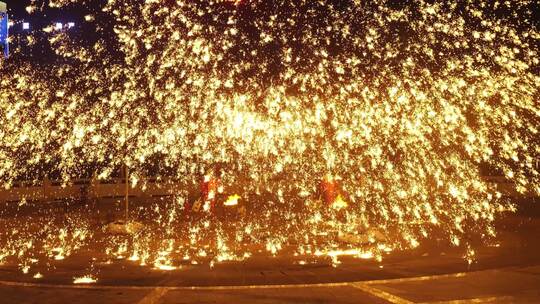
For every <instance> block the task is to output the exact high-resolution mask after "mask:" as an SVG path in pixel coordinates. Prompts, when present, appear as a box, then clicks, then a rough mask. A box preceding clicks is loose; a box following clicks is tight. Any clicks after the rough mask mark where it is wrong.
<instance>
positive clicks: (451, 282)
mask: <svg viewBox="0 0 540 304" xmlns="http://www.w3.org/2000/svg"><path fill="white" fill-rule="evenodd" d="M0 303H21V304H23V303H40V304H41V303H85V304H90V303H118V304H120V303H137V304H157V303H160V304H161V303H162V304H173V303H177V304H180V303H183V304H188V303H250V304H251V303H254V304H255V303H256V304H258V303H261V304H262V303H373V304H378V303H397V304H409V303H424V304H428V303H429V304H435V303H437V304H442V303H448V304H459V303H540V265H537V266H529V267H508V268H501V269H492V270H484V271H475V272H469V273H456V274H448V275H436V276H422V277H414V278H404V279H391V280H373V281H359V282H344V283H333V284H332V283H330V284H287V285H252V286H222V287H208V286H207V287H201V286H199V287H175V286H159V287H154V286H65V285H47V284H32V283H13V282H11V283H10V282H0Z"/></svg>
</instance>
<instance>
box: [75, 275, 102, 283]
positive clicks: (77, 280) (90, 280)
mask: <svg viewBox="0 0 540 304" xmlns="http://www.w3.org/2000/svg"><path fill="white" fill-rule="evenodd" d="M96 282H97V279H96V278H94V277H92V276H84V277H79V278H73V284H93V283H96Z"/></svg>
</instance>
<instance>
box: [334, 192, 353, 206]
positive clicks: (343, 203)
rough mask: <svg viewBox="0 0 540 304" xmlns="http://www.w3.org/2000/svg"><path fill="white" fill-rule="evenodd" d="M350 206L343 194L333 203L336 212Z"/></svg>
mask: <svg viewBox="0 0 540 304" xmlns="http://www.w3.org/2000/svg"><path fill="white" fill-rule="evenodd" d="M348 206H349V204H348V203H347V202H346V201H345V200H344V199H343V197H342V196H341V194H339V195H338V196H337V197H336V200H335V201H334V202H333V203H332V208H333V209H336V210H341V209H343V208H347V207H348Z"/></svg>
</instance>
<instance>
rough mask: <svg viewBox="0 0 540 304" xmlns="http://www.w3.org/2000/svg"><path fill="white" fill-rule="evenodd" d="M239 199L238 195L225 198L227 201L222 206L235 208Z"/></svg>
mask: <svg viewBox="0 0 540 304" xmlns="http://www.w3.org/2000/svg"><path fill="white" fill-rule="evenodd" d="M239 199H241V197H240V195H238V194H234V195H231V196H229V197H228V198H227V200H226V201H225V202H224V203H223V205H224V206H236V205H238V200H239Z"/></svg>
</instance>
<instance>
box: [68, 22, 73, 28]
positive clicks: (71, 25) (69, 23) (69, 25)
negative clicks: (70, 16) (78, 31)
mask: <svg viewBox="0 0 540 304" xmlns="http://www.w3.org/2000/svg"><path fill="white" fill-rule="evenodd" d="M67 25H68V28H72V27H75V22H68V24H67Z"/></svg>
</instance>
